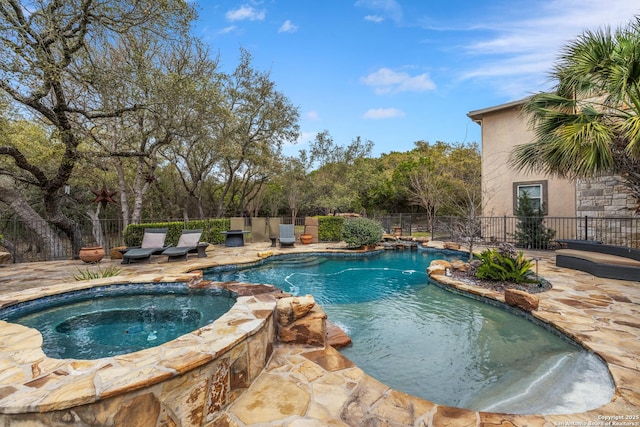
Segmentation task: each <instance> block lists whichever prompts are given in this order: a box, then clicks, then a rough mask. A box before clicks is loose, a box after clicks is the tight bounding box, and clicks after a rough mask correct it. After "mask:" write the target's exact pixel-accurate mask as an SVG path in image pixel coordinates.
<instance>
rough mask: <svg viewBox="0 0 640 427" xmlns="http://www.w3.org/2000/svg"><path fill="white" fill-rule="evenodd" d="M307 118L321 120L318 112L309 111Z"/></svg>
mask: <svg viewBox="0 0 640 427" xmlns="http://www.w3.org/2000/svg"><path fill="white" fill-rule="evenodd" d="M305 116H306V118H307V119H309V120H313V121H316V120H320V114H319V113H318V112H317V111H309V112H307V114H305Z"/></svg>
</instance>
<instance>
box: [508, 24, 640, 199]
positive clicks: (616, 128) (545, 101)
mask: <svg viewBox="0 0 640 427" xmlns="http://www.w3.org/2000/svg"><path fill="white" fill-rule="evenodd" d="M551 76H552V77H553V78H554V79H555V80H557V82H558V83H557V87H556V89H555V91H554V92H550V93H539V94H536V95H534V96H532V97H531V98H529V100H528V101H527V102H526V103H525V105H524V107H523V111H524V112H525V113H529V114H530V123H529V124H530V126H531V128H532V129H533V131H534V135H535V138H534V140H533V142H531V143H527V144H523V145H519V146H516V147H515V148H514V150H513V152H512V153H511V159H510V163H511V165H512V166H514V167H515V168H516V169H519V170H526V171H536V172H543V173H547V174H549V175H555V176H560V177H565V178H569V179H576V178H592V177H597V176H600V175H617V176H620V177H621V180H622V181H621V182H622V184H623V185H625V186H626V187H627V188H629V189H630V190H631V194H632V195H633V197H634V198H635V199H636V201H637V202H638V209H637V211H640V116H639V113H640V17H635V18H634V20H633V21H631V23H629V24H628V25H627V26H626V27H623V28H619V29H617V30H616V31H615V32H613V33H612V31H611V30H610V29H609V28H605V29H601V30H598V31H586V32H585V33H583V34H582V35H581V36H579V37H578V38H577V39H576V40H574V41H572V42H570V43H568V44H567V45H566V46H565V47H564V48H563V49H562V50H561V54H560V57H559V60H558V61H557V63H556V65H555V67H554V69H553V71H552V73H551Z"/></svg>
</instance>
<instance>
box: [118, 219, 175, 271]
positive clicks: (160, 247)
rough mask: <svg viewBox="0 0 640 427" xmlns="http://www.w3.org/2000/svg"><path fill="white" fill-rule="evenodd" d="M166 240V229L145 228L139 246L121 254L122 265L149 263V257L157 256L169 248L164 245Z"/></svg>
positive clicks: (129, 248) (127, 249)
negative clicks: (135, 262)
mask: <svg viewBox="0 0 640 427" xmlns="http://www.w3.org/2000/svg"><path fill="white" fill-rule="evenodd" d="M166 238H167V229H166V228H145V230H144V236H143V237H142V243H141V244H140V246H131V247H128V248H126V249H125V250H124V251H123V252H124V253H123V254H122V264H130V263H131V262H132V261H149V260H150V259H151V255H159V254H161V253H162V252H163V251H164V250H165V249H167V248H168V247H169V246H165V245H164V241H165V239H166Z"/></svg>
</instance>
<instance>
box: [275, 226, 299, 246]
mask: <svg viewBox="0 0 640 427" xmlns="http://www.w3.org/2000/svg"><path fill="white" fill-rule="evenodd" d="M278 240H280V247H282V246H293V244H294V243H295V242H296V236H295V232H294V229H293V224H280V236H279V237H278Z"/></svg>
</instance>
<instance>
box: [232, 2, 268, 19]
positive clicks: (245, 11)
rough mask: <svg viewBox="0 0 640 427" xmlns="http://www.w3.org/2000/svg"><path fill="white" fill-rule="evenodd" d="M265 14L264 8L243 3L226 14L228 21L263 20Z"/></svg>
mask: <svg viewBox="0 0 640 427" xmlns="http://www.w3.org/2000/svg"><path fill="white" fill-rule="evenodd" d="M265 15H266V12H265V11H264V10H256V9H254V8H253V7H251V6H247V5H243V6H240V7H239V8H237V9H234V10H230V11H228V12H227V13H226V14H225V15H224V16H225V17H226V18H227V20H228V21H245V20H249V21H262V20H263V19H264V17H265Z"/></svg>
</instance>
